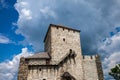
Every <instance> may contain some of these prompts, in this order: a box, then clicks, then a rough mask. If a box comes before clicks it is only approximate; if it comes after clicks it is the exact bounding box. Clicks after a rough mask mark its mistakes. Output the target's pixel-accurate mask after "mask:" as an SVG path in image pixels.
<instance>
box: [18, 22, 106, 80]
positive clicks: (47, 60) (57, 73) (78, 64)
mask: <svg viewBox="0 0 120 80" xmlns="http://www.w3.org/2000/svg"><path fill="white" fill-rule="evenodd" d="M44 45H45V52H40V53H36V54H34V55H32V56H29V57H21V59H20V65H19V71H18V80H104V78H103V71H102V66H101V61H100V57H99V56H98V55H93V56H88V55H84V56H83V55H82V51H81V43H80V31H79V30H76V29H72V28H68V27H64V26H61V25H55V24H50V26H49V28H48V31H47V33H46V36H45V38H44Z"/></svg>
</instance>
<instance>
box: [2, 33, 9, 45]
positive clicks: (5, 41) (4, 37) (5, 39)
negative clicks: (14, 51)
mask: <svg viewBox="0 0 120 80" xmlns="http://www.w3.org/2000/svg"><path fill="white" fill-rule="evenodd" d="M0 43H2V44H8V43H11V41H10V39H9V38H7V37H6V36H4V35H2V34H0Z"/></svg>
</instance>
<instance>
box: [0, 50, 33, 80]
mask: <svg viewBox="0 0 120 80" xmlns="http://www.w3.org/2000/svg"><path fill="white" fill-rule="evenodd" d="M29 55H32V52H29V51H28V49H27V48H23V49H22V52H21V53H19V54H18V55H15V56H14V57H13V59H12V60H7V61H4V62H2V63H0V80H17V72H18V65H19V59H20V57H26V56H29Z"/></svg>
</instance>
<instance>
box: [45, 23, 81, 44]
mask: <svg viewBox="0 0 120 80" xmlns="http://www.w3.org/2000/svg"><path fill="white" fill-rule="evenodd" d="M51 27H56V29H61V28H62V29H63V31H64V30H67V31H68V32H73V33H74V32H80V30H77V29H73V28H70V27H67V26H62V25H55V24H50V25H49V28H48V30H47V33H46V36H45V38H44V42H45V40H46V37H47V35H48V32H49V31H50V28H51Z"/></svg>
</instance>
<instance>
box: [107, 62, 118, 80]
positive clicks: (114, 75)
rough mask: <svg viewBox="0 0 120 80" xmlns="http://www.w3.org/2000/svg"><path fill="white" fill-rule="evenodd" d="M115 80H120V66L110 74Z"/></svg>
mask: <svg viewBox="0 0 120 80" xmlns="http://www.w3.org/2000/svg"><path fill="white" fill-rule="evenodd" d="M109 75H111V76H112V77H113V78H114V79H115V80H120V64H117V65H116V66H115V67H114V68H112V69H111V71H110V72H109Z"/></svg>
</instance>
